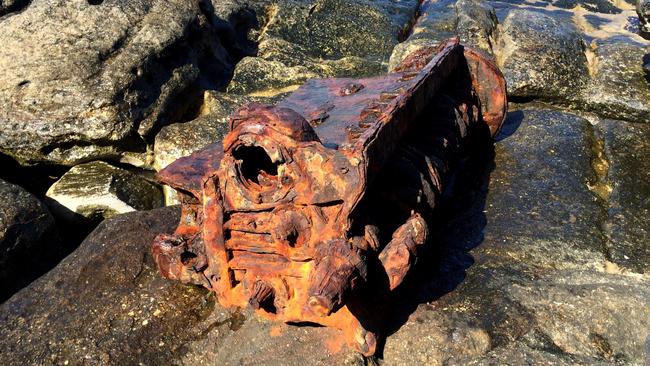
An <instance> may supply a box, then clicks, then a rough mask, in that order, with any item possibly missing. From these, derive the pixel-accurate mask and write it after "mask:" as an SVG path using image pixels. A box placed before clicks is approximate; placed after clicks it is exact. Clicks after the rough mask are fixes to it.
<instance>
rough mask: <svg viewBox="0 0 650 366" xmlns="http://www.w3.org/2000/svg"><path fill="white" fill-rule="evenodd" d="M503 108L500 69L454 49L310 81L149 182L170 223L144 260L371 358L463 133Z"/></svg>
mask: <svg viewBox="0 0 650 366" xmlns="http://www.w3.org/2000/svg"><path fill="white" fill-rule="evenodd" d="M506 109H507V102H506V89H505V81H504V79H503V76H502V75H501V73H500V72H499V71H498V69H497V68H496V67H495V66H494V64H493V63H492V62H491V61H489V60H488V58H486V57H484V56H483V55H481V54H480V53H478V52H476V51H474V50H472V49H469V48H466V47H463V46H462V45H460V44H459V42H458V40H457V39H451V40H449V41H446V42H444V43H442V44H441V45H440V46H438V47H432V48H426V49H422V50H420V51H418V52H417V53H415V54H412V55H411V56H409V57H408V58H407V59H406V60H405V61H404V62H403V63H402V64H401V65H400V66H399V67H398V68H397V72H395V73H391V74H388V75H385V76H379V77H372V78H365V79H341V78H340V79H314V80H309V81H308V82H307V83H306V84H305V85H303V86H302V87H300V88H299V89H298V90H296V91H295V92H293V93H291V94H290V95H289V96H288V97H286V98H285V99H284V100H282V101H281V102H279V103H278V104H277V105H273V106H272V105H261V104H249V105H246V106H244V107H242V108H240V109H239V110H238V111H236V112H235V113H234V114H233V115H232V116H231V117H230V132H229V133H228V135H227V136H226V137H225V138H224V140H223V143H216V144H213V145H211V146H208V147H206V148H204V149H203V150H201V151H199V152H197V153H195V154H193V155H191V156H189V157H185V158H181V159H179V160H177V161H176V162H174V163H173V164H171V165H170V166H169V167H168V168H166V169H165V170H163V171H161V172H160V173H159V179H160V181H161V182H163V183H165V184H168V185H170V186H172V187H173V188H175V189H176V190H177V191H178V192H179V194H180V197H181V199H182V215H181V221H180V224H179V226H178V228H177V230H176V232H175V233H174V234H173V235H160V236H158V237H157V238H156V239H155V242H154V244H153V254H154V258H155V261H156V263H157V264H158V267H159V268H160V271H161V273H162V274H163V275H164V276H165V277H167V278H170V279H177V280H180V281H183V282H185V283H193V284H199V285H203V286H205V287H207V288H208V289H210V290H212V291H214V292H216V295H217V299H218V301H219V302H220V303H221V304H222V305H224V306H248V305H250V306H252V307H253V308H255V309H257V311H258V312H259V313H260V314H264V315H265V316H267V317H270V318H273V319H277V320H281V321H285V322H311V323H317V324H322V325H325V326H332V327H337V328H340V329H341V330H343V332H344V334H345V336H346V339H347V340H348V341H349V343H350V344H352V345H354V346H356V348H357V349H358V350H359V351H360V352H361V353H363V354H365V355H371V354H373V353H374V352H375V349H376V347H377V341H378V337H379V336H380V335H381V334H382V322H381V321H380V320H378V319H379V318H380V314H377V313H378V312H380V311H377V310H376V309H378V308H379V307H381V302H382V300H381V299H382V296H390V293H391V291H392V290H393V289H395V288H396V287H397V286H399V285H400V284H401V283H402V281H403V280H404V279H405V277H406V276H407V274H408V273H409V271H410V269H411V267H412V266H413V264H414V262H415V258H416V257H417V255H418V251H419V248H420V247H421V246H423V245H425V244H427V243H430V242H435V238H429V229H428V227H429V224H430V219H431V214H432V210H433V208H434V207H435V205H436V201H437V200H438V199H439V195H440V194H441V192H442V190H443V186H444V185H445V182H446V177H447V176H448V172H449V170H450V169H451V168H452V167H453V165H454V163H455V158H456V157H457V156H458V154H459V152H460V151H461V150H462V149H463V148H464V142H465V141H466V139H465V137H466V136H467V135H468V133H484V134H485V135H486V136H490V135H491V136H494V134H496V132H497V131H498V130H499V128H500V126H501V124H502V122H503V120H504V117H505V114H506ZM471 131H473V132H471ZM431 239H433V240H431Z"/></svg>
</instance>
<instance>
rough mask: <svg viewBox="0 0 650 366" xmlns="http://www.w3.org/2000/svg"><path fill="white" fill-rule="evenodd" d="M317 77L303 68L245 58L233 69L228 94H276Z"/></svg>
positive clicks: (261, 59) (255, 58) (256, 58)
mask: <svg viewBox="0 0 650 366" xmlns="http://www.w3.org/2000/svg"><path fill="white" fill-rule="evenodd" d="M318 76H319V75H318V74H316V73H315V72H312V71H310V70H309V69H308V68H306V67H304V66H292V67H287V66H286V65H285V64H283V63H282V62H279V61H267V60H265V59H263V58H259V57H245V58H243V59H242V60H241V61H240V62H239V63H238V64H237V67H236V68H235V74H234V75H233V80H232V82H231V83H230V85H229V86H228V92H231V93H239V94H249V93H255V92H257V93H263V92H265V93H266V94H272V95H273V94H278V93H282V92H286V91H291V90H294V89H297V88H298V87H299V86H300V85H302V84H303V83H304V82H305V81H306V80H307V79H311V78H316V77H318Z"/></svg>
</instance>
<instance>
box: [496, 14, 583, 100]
mask: <svg viewBox="0 0 650 366" xmlns="http://www.w3.org/2000/svg"><path fill="white" fill-rule="evenodd" d="M495 53H496V56H497V57H496V58H497V63H498V65H499V67H500V68H501V71H502V72H503V73H504V75H505V76H506V80H507V82H508V93H509V95H511V96H514V97H520V98H541V99H544V100H549V101H557V100H561V101H567V100H573V99H574V97H575V95H576V91H577V90H580V89H581V88H582V87H583V86H584V85H585V83H586V82H587V80H588V77H589V73H588V70H587V57H586V55H585V47H584V44H583V41H582V37H581V36H580V34H579V33H578V31H577V29H576V28H575V26H573V25H572V24H571V23H567V22H563V21H561V20H559V19H556V18H554V17H551V16H549V15H545V14H542V13H541V12H537V11H531V10H520V9H516V10H511V11H510V13H508V15H507V16H506V18H505V20H504V22H503V27H502V30H501V32H500V35H499V42H498V46H497V49H496V50H495Z"/></svg>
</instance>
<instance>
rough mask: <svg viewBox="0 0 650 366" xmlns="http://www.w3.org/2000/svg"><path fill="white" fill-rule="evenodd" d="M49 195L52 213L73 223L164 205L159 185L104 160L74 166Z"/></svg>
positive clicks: (95, 220)
mask: <svg viewBox="0 0 650 366" xmlns="http://www.w3.org/2000/svg"><path fill="white" fill-rule="evenodd" d="M46 196H47V197H48V200H47V203H48V205H49V206H50V207H51V209H52V212H53V213H54V214H55V215H56V216H57V217H59V218H61V219H63V220H64V221H66V222H73V223H79V222H81V223H86V222H87V223H89V224H90V223H97V222H98V221H101V220H103V219H106V218H109V217H111V216H114V215H116V214H120V213H125V212H130V211H135V210H149V209H152V208H156V207H160V206H162V205H163V199H162V192H161V190H160V187H158V186H157V185H156V184H154V183H151V182H150V181H149V180H147V179H145V178H143V177H141V176H138V175H137V174H134V173H131V172H129V171H127V170H124V169H121V168H117V167H114V166H112V165H109V164H107V163H104V162H101V161H94V162H91V163H86V164H81V165H77V166H75V167H73V168H72V169H70V170H69V171H68V172H67V173H65V174H64V175H63V176H62V177H61V179H59V180H58V181H56V182H55V183H54V184H53V185H52V186H51V187H50V189H48V191H47V193H46Z"/></svg>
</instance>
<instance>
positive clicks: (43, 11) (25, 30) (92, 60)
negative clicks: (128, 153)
mask: <svg viewBox="0 0 650 366" xmlns="http://www.w3.org/2000/svg"><path fill="white" fill-rule="evenodd" d="M201 7H202V6H200V1H199V0H193V1H158V0H137V1H108V2H96V1H59V0H40V1H32V2H31V3H30V5H29V6H27V7H26V8H25V10H23V11H22V12H19V13H13V14H11V15H10V16H8V17H6V18H4V19H3V20H2V22H0V43H2V45H3V46H2V47H1V48H0V69H2V70H3V71H2V73H1V74H0V126H1V128H2V133H0V150H2V151H3V152H4V153H6V154H9V155H11V156H13V157H14V158H16V159H17V160H19V161H21V162H23V163H36V162H42V161H46V162H53V163H57V164H65V165H73V164H76V163H78V162H81V161H87V160H89V159H92V158H104V157H117V156H118V155H119V154H120V152H121V151H125V150H134V149H135V150H137V149H142V147H143V145H144V144H143V142H142V140H141V138H140V136H145V137H149V135H150V134H151V133H155V132H156V131H157V130H158V129H159V128H160V127H161V126H162V125H164V124H166V123H169V122H177V119H178V118H180V117H181V116H182V115H183V114H184V113H185V112H186V109H187V108H190V107H191V105H192V104H193V100H194V99H195V98H196V97H197V96H196V94H197V91H199V90H200V89H201V88H203V87H210V88H215V87H218V86H220V85H223V84H224V83H225V82H226V81H227V79H228V77H229V75H230V73H231V71H232V61H231V59H230V57H229V55H228V54H227V52H226V51H225V49H224V48H223V47H222V45H221V43H220V40H219V38H218V37H219V33H218V32H217V30H216V28H214V27H213V25H212V22H209V21H208V19H207V18H208V16H211V14H207V16H206V15H205V14H204V12H203V11H202V9H201ZM17 60H20V62H17ZM188 101H189V102H188ZM138 131H139V133H138Z"/></svg>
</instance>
